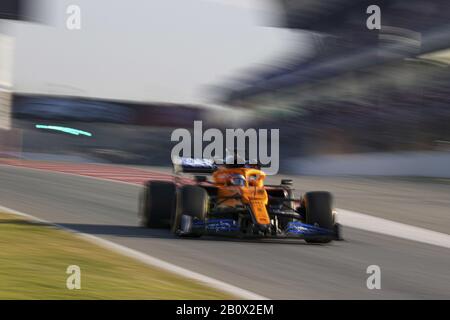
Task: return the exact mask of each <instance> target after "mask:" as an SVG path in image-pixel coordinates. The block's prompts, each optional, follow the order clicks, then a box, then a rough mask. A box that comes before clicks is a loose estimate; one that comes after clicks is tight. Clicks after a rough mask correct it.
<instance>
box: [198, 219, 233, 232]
mask: <svg viewBox="0 0 450 320" xmlns="http://www.w3.org/2000/svg"><path fill="white" fill-rule="evenodd" d="M205 227H206V230H207V231H214V232H233V231H239V225H238V223H237V221H236V220H233V219H208V220H207V221H206V223H205Z"/></svg>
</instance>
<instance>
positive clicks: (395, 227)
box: [336, 209, 450, 248]
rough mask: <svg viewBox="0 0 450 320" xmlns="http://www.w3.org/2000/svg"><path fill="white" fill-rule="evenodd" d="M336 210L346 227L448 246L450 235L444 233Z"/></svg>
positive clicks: (449, 245) (339, 219) (339, 220)
mask: <svg viewBox="0 0 450 320" xmlns="http://www.w3.org/2000/svg"><path fill="white" fill-rule="evenodd" d="M336 211H337V212H338V215H337V217H338V219H337V220H338V222H339V223H341V224H342V225H344V226H347V227H351V228H356V229H361V230H366V231H370V232H375V233H381V234H386V235H389V236H392V237H397V238H402V239H407V240H413V241H418V242H423V243H427V244H432V245H435V246H439V247H444V248H450V235H448V234H446V233H441V232H436V231H432V230H428V229H425V228H420V227H415V226H411V225H408V224H404V223H400V222H395V221H392V220H387V219H382V218H377V217H374V216H370V215H368V214H363V213H359V212H353V211H349V210H344V209H336ZM344 237H345V235H344Z"/></svg>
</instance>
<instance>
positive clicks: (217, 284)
mask: <svg viewBox="0 0 450 320" xmlns="http://www.w3.org/2000/svg"><path fill="white" fill-rule="evenodd" d="M0 210H1V211H4V212H5V213H10V214H14V215H17V216H22V217H25V218H28V219H30V220H34V221H38V222H42V223H46V224H50V225H53V226H56V227H58V228H59V229H62V230H65V231H68V232H71V233H73V234H74V235H76V236H78V237H80V238H81V239H84V240H86V241H89V242H90V243H93V244H95V245H98V246H100V247H103V248H106V249H108V250H111V251H114V252H117V253H119V254H122V255H124V256H127V257H130V258H132V259H135V260H138V261H140V262H142V263H144V264H146V265H149V266H152V267H156V268H159V269H162V270H163V271H168V272H171V273H174V274H177V275H179V276H182V277H185V278H189V279H192V280H195V281H199V282H201V283H203V284H205V285H207V286H209V287H211V288H214V289H217V290H220V291H222V292H226V293H229V294H231V295H233V296H235V297H237V298H240V299H248V300H269V298H266V297H263V296H260V295H258V294H256V293H253V292H251V291H248V290H245V289H242V288H239V287H236V286H233V285H231V284H228V283H226V282H223V281H220V280H217V279H214V278H210V277H208V276H205V275H202V274H200V273H197V272H194V271H191V270H188V269H185V268H182V267H179V266H177V265H174V264H172V263H169V262H166V261H164V260H161V259H158V258H155V257H152V256H150V255H147V254H144V253H142V252H139V251H136V250H133V249H130V248H128V247H125V246H122V245H120V244H117V243H114V242H112V241H109V240H106V239H102V238H99V237H96V236H93V235H90V234H86V233H82V232H79V231H77V230H73V229H69V228H66V227H63V226H61V225H58V224H55V223H52V222H49V221H46V220H43V219H40V218H37V217H35V216H32V215H29V214H27V213H24V212H20V211H17V210H14V209H11V208H8V207H4V206H0Z"/></svg>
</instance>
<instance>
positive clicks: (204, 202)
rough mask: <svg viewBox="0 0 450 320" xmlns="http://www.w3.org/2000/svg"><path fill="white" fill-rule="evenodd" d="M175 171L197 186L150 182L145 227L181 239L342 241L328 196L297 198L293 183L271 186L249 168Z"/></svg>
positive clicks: (188, 163)
mask: <svg viewBox="0 0 450 320" xmlns="http://www.w3.org/2000/svg"><path fill="white" fill-rule="evenodd" d="M175 171H176V174H177V175H178V174H180V173H190V174H195V175H194V181H195V183H194V184H184V185H183V184H180V183H176V182H163V181H149V182H147V183H146V185H145V188H144V191H143V194H142V196H141V198H140V202H141V203H140V218H141V222H142V225H143V226H145V227H148V228H170V229H171V230H172V232H173V233H174V234H176V235H178V236H181V237H199V236H202V235H221V236H224V235H228V236H230V235H231V236H236V237H262V238H274V237H275V238H300V239H304V240H306V241H307V242H309V243H327V242H330V241H332V240H338V239H340V227H339V225H338V224H337V223H336V222H335V212H334V211H333V210H332V196H331V194H330V193H328V192H324V191H314V192H308V193H306V194H304V195H303V196H302V197H300V198H294V196H293V193H294V190H293V189H292V181H291V180H282V181H281V184H280V185H265V184H264V179H265V177H266V175H265V173H264V172H263V171H262V170H261V168H260V167H259V166H258V165H251V164H248V163H244V164H231V165H227V164H224V165H217V164H215V163H214V162H213V161H211V160H206V159H185V158H183V159H181V161H180V162H179V163H178V164H177V165H175ZM209 175H212V177H209Z"/></svg>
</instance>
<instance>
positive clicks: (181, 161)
mask: <svg viewBox="0 0 450 320" xmlns="http://www.w3.org/2000/svg"><path fill="white" fill-rule="evenodd" d="M173 170H174V172H175V173H203V174H210V173H213V172H214V171H216V170H217V165H216V164H215V163H214V161H213V160H210V159H198V158H177V159H174V160H173Z"/></svg>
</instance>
